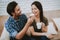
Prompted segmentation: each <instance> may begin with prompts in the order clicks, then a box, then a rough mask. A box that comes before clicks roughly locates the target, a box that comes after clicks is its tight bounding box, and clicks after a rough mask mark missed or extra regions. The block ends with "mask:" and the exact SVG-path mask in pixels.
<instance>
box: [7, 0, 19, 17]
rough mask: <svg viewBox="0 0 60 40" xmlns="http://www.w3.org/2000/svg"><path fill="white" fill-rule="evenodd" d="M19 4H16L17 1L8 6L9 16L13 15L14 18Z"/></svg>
mask: <svg viewBox="0 0 60 40" xmlns="http://www.w3.org/2000/svg"><path fill="white" fill-rule="evenodd" d="M17 5H18V4H17V3H16V2H15V1H12V2H10V3H9V4H8V5H7V12H8V14H9V15H11V16H12V14H11V13H12V12H14V9H15V7H16V6H17Z"/></svg>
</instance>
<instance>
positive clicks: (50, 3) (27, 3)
mask: <svg viewBox="0 0 60 40" xmlns="http://www.w3.org/2000/svg"><path fill="white" fill-rule="evenodd" d="M11 1H13V0H0V15H8V14H7V12H6V6H7V4H8V3H9V2H11ZM15 1H16V2H18V4H19V6H20V7H21V10H22V12H23V13H27V12H31V3H32V2H33V1H35V0H15ZM38 1H40V2H41V3H42V6H43V10H44V11H49V10H60V0H38Z"/></svg>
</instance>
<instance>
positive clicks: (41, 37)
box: [29, 1, 50, 40]
mask: <svg viewBox="0 0 60 40" xmlns="http://www.w3.org/2000/svg"><path fill="white" fill-rule="evenodd" d="M31 7H32V13H33V14H34V21H33V23H32V26H31V27H30V28H29V30H30V32H31V37H32V38H33V39H34V40H50V39H49V38H47V37H46V36H47V34H46V32H47V26H48V20H47V18H46V17H44V16H43V8H42V5H41V3H40V2H38V1H35V2H33V3H32V5H31ZM38 22H40V23H42V25H41V29H37V25H36V24H37V23H38Z"/></svg>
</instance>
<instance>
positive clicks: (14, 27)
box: [5, 14, 27, 40]
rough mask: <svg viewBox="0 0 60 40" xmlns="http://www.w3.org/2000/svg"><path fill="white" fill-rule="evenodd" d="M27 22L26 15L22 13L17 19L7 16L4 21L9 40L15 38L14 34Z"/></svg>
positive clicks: (14, 39)
mask: <svg viewBox="0 0 60 40" xmlns="http://www.w3.org/2000/svg"><path fill="white" fill-rule="evenodd" d="M26 22H27V17H26V16H25V15H24V14H22V15H20V16H19V19H18V20H15V19H14V18H13V17H11V16H10V17H9V19H8V20H7V22H6V23H5V27H6V29H7V31H8V32H9V34H10V40H16V38H15V37H16V34H17V33H18V32H20V31H21V30H22V29H23V27H24V26H25V24H26Z"/></svg>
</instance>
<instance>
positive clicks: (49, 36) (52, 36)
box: [46, 34, 54, 39]
mask: <svg viewBox="0 0 60 40" xmlns="http://www.w3.org/2000/svg"><path fill="white" fill-rule="evenodd" d="M46 36H47V37H48V38H49V39H52V38H54V35H52V34H46Z"/></svg>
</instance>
